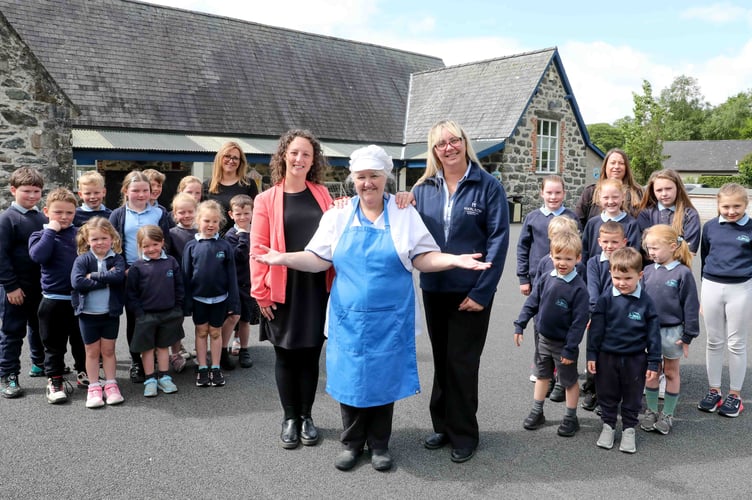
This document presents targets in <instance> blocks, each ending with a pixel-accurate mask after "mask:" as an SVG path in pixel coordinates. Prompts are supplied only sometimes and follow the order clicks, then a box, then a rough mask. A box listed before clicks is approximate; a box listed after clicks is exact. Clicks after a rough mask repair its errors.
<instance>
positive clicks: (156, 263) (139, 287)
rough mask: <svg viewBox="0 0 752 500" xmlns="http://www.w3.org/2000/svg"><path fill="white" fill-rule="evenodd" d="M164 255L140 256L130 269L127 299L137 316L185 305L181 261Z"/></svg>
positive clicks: (127, 280) (127, 282)
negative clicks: (154, 257) (179, 262)
mask: <svg viewBox="0 0 752 500" xmlns="http://www.w3.org/2000/svg"><path fill="white" fill-rule="evenodd" d="M165 257H166V258H165V259H153V260H141V259H139V260H137V261H136V262H134V263H133V265H132V266H131V267H130V268H129V269H128V277H127V279H126V301H127V304H128V309H130V310H132V311H133V312H134V314H135V315H136V316H137V317H138V316H143V315H144V313H147V312H159V311H167V310H169V309H174V308H182V307H183V303H184V299H185V289H184V287H183V275H182V273H181V272H180V264H178V261H176V260H175V258H174V257H172V256H171V255H165Z"/></svg>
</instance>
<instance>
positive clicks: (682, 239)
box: [676, 236, 684, 243]
mask: <svg viewBox="0 0 752 500" xmlns="http://www.w3.org/2000/svg"><path fill="white" fill-rule="evenodd" d="M682 241H684V238H682V237H681V236H677V237H676V242H677V243H681V242H682Z"/></svg>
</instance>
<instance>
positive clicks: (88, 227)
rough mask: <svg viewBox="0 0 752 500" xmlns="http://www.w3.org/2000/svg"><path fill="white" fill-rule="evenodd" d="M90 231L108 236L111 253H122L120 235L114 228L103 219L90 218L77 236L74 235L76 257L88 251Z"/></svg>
mask: <svg viewBox="0 0 752 500" xmlns="http://www.w3.org/2000/svg"><path fill="white" fill-rule="evenodd" d="M92 231H101V232H103V233H107V234H109V235H110V238H111V239H112V251H113V252H115V253H123V248H122V241H121V240H120V234H119V233H118V232H117V231H116V230H115V226H113V225H112V224H111V223H110V221H108V220H107V219H105V218H104V217H92V218H91V219H89V220H87V221H86V222H85V223H84V225H83V226H81V227H80V228H79V229H78V234H77V235H76V244H77V245H78V255H83V254H85V253H86V252H88V251H89V250H90V248H91V247H90V246H89V237H90V235H91V232H92Z"/></svg>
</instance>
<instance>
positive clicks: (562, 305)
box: [554, 299, 569, 311]
mask: <svg viewBox="0 0 752 500" xmlns="http://www.w3.org/2000/svg"><path fill="white" fill-rule="evenodd" d="M554 303H555V304H556V306H557V307H560V308H562V309H564V310H565V311H568V310H569V303H568V302H567V301H566V300H564V299H556V302H554Z"/></svg>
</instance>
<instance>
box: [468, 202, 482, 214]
mask: <svg viewBox="0 0 752 500" xmlns="http://www.w3.org/2000/svg"><path fill="white" fill-rule="evenodd" d="M482 213H483V209H482V208H481V207H479V206H478V203H477V202H475V201H474V202H472V203H471V204H470V206H469V207H465V215H480V214H482Z"/></svg>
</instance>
